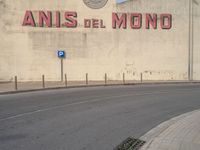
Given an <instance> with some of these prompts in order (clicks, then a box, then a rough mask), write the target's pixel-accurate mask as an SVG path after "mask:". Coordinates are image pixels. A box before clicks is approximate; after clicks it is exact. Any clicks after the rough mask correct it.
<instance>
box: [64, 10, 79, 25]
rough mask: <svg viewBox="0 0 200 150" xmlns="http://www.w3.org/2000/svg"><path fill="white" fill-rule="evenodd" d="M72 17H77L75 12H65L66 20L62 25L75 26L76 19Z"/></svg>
mask: <svg viewBox="0 0 200 150" xmlns="http://www.w3.org/2000/svg"><path fill="white" fill-rule="evenodd" d="M74 18H77V13H76V12H65V19H66V20H67V22H65V23H64V26H66V27H69V28H75V27H77V20H76V19H74Z"/></svg>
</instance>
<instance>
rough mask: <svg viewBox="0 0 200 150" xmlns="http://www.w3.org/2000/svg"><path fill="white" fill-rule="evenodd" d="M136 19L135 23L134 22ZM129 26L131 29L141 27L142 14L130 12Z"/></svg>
mask: <svg viewBox="0 0 200 150" xmlns="http://www.w3.org/2000/svg"><path fill="white" fill-rule="evenodd" d="M136 19H137V20H136ZM136 21H137V24H136V23H135V22H136ZM130 26H131V28H132V29H140V28H141V27H142V14H139V13H134V14H131V16H130Z"/></svg>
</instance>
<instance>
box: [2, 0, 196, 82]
mask: <svg viewBox="0 0 200 150" xmlns="http://www.w3.org/2000/svg"><path fill="white" fill-rule="evenodd" d="M196 1H197V2H199V1H198V0H196ZM188 4H189V0H176V1H175V0H168V1H166V0H159V2H158V1H157V0H151V1H149V0H132V1H130V2H127V3H123V4H118V5H117V4H116V2H115V0H109V1H108V3H107V5H106V6H105V7H104V8H102V9H98V10H93V9H90V8H88V7H87V6H85V4H84V3H83V1H82V0H81V1H80V0H73V1H66V0H59V1H58V0H52V1H51V2H49V1H48V0H43V1H41V0H35V1H31V0H21V1H13V0H0V20H1V21H0V80H2V81H10V80H13V76H14V75H18V77H19V80H21V81H32V80H34V81H37V80H40V77H41V75H42V74H45V75H47V76H48V80H59V79H60V61H59V60H58V58H57V56H56V50H58V49H64V50H65V51H66V53H67V58H66V60H65V61H64V72H65V73H68V74H69V76H70V79H69V80H80V79H81V78H82V76H84V75H85V73H89V74H90V77H91V78H92V79H93V80H102V79H103V77H104V75H103V74H104V73H105V72H107V73H108V74H109V77H110V79H112V80H117V79H121V78H122V73H123V72H125V73H127V78H129V79H134V80H138V79H139V78H140V72H143V73H144V76H145V78H147V79H152V80H169V79H174V80H185V79H187V74H188V73H187V71H188V49H189V44H188V43H189V42H188V41H189V5H188ZM26 10H32V11H33V12H36V11H37V10H44V11H47V10H51V11H56V10H59V11H61V12H64V11H77V13H78V20H79V22H80V23H79V25H78V28H76V29H67V28H59V29H56V28H53V29H52V28H39V27H38V28H32V27H24V26H22V22H23V19H24V15H25V11H26ZM112 12H127V13H131V12H139V13H143V14H144V15H145V13H157V14H160V13H171V14H172V16H173V22H172V24H173V26H172V29H171V30H161V29H160V28H158V29H157V30H153V29H150V30H147V29H145V28H144V26H143V28H142V29H140V30H132V29H130V28H128V29H126V30H123V29H120V30H115V29H112V27H111V24H112ZM34 15H35V14H34ZM199 15H200V9H199V5H198V4H196V3H195V4H194V79H200V69H199V68H200V58H199V57H200V43H199V42H198V40H199V35H200V30H198V27H199V24H200V16H199ZM84 18H99V19H103V20H104V24H105V25H106V28H105V29H84V28H83V19H84ZM143 19H144V18H143ZM144 23H145V22H144V20H143V24H144Z"/></svg>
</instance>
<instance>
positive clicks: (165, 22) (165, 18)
mask: <svg viewBox="0 0 200 150" xmlns="http://www.w3.org/2000/svg"><path fill="white" fill-rule="evenodd" d="M160 26H161V28H162V29H171V27H172V15H171V14H161V15H160Z"/></svg>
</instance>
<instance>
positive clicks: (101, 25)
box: [100, 20, 106, 28]
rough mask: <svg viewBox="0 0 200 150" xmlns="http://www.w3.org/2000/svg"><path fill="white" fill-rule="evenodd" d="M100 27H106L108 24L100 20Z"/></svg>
mask: <svg viewBox="0 0 200 150" xmlns="http://www.w3.org/2000/svg"><path fill="white" fill-rule="evenodd" d="M100 28H106V26H105V25H104V24H103V20H100Z"/></svg>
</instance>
